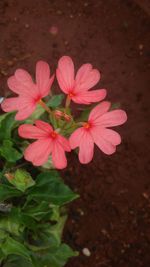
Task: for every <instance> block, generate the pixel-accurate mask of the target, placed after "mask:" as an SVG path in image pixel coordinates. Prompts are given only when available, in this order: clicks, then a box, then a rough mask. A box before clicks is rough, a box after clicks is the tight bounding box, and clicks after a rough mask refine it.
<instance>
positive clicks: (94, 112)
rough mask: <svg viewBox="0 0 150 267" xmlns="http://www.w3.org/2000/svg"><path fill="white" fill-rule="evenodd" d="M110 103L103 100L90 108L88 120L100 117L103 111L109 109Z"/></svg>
mask: <svg viewBox="0 0 150 267" xmlns="http://www.w3.org/2000/svg"><path fill="white" fill-rule="evenodd" d="M110 106H111V103H110V102H108V101H103V102H102V103H100V104H99V105H97V106H96V107H95V108H93V109H92V111H91V112H90V115H89V120H90V121H91V120H92V121H95V120H96V119H98V118H100V117H101V116H102V115H103V114H104V113H106V112H107V111H108V110H109V109H110Z"/></svg>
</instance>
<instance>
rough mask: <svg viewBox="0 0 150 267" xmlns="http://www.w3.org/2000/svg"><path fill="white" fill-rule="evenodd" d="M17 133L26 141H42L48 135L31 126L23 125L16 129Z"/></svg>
mask: <svg viewBox="0 0 150 267" xmlns="http://www.w3.org/2000/svg"><path fill="white" fill-rule="evenodd" d="M18 133H19V135H20V136H21V137H23V138H28V139H43V138H45V137H48V134H47V133H46V132H44V131H43V130H41V129H39V128H38V127H36V126H33V125H31V124H23V125H21V126H20V127H19V128H18Z"/></svg>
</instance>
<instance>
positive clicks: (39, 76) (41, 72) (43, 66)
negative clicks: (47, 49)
mask: <svg viewBox="0 0 150 267" xmlns="http://www.w3.org/2000/svg"><path fill="white" fill-rule="evenodd" d="M53 80H54V75H53V77H52V78H51V79H50V68H49V65H48V64H47V63H46V62H44V61H42V60H41V61H38V62H37V64H36V82H37V86H38V89H39V92H40V94H41V96H42V97H45V96H47V95H48V94H49V91H50V87H51V85H52V82H53Z"/></svg>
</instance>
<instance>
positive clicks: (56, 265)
mask: <svg viewBox="0 0 150 267" xmlns="http://www.w3.org/2000/svg"><path fill="white" fill-rule="evenodd" d="M77 255H78V253H77V252H74V251H73V250H72V249H71V248H70V247H69V246H67V245H66V244H62V245H60V247H59V248H58V249H56V250H55V251H53V252H48V251H47V253H46V254H45V255H44V254H43V255H42V257H41V258H39V259H38V257H36V260H35V262H36V264H38V265H35V266H38V267H43V266H45V267H46V266H47V267H63V266H65V264H66V263H67V261H68V259H69V258H71V257H74V256H77Z"/></svg>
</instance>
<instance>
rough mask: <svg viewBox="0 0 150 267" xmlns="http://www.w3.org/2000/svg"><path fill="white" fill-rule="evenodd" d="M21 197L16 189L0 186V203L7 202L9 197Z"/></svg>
mask: <svg viewBox="0 0 150 267" xmlns="http://www.w3.org/2000/svg"><path fill="white" fill-rule="evenodd" d="M21 195H22V193H21V192H20V191H19V190H17V189H16V188H14V187H12V186H9V185H5V184H0V201H4V200H7V199H9V198H11V197H19V196H21Z"/></svg>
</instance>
